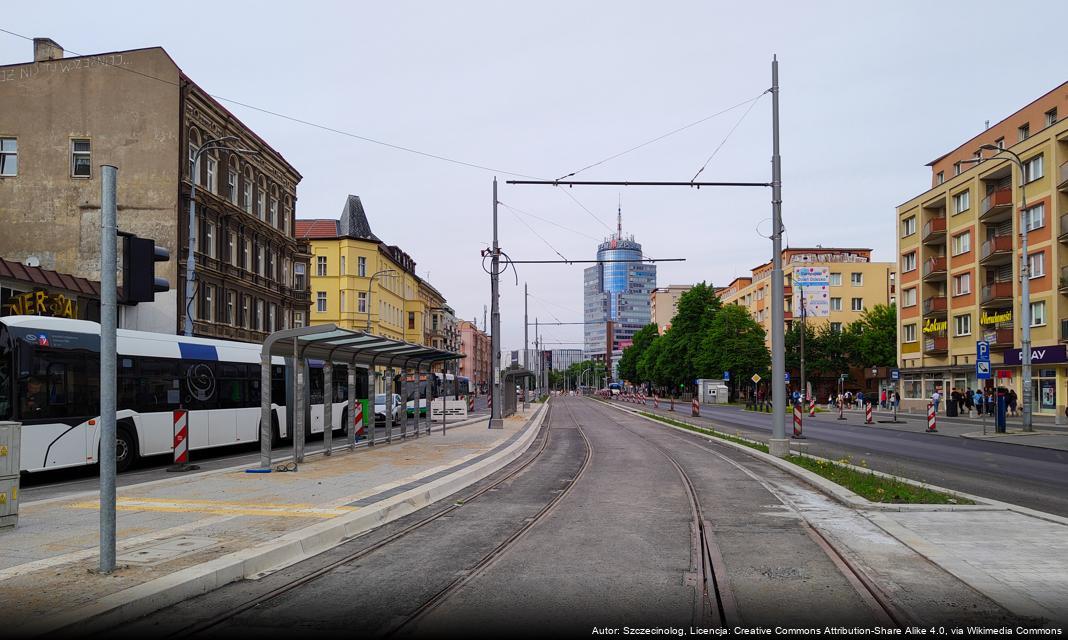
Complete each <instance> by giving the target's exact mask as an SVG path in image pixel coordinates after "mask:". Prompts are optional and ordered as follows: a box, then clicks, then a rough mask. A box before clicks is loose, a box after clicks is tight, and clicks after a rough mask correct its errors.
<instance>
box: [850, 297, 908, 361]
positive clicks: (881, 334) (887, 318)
mask: <svg viewBox="0 0 1068 640" xmlns="http://www.w3.org/2000/svg"><path fill="white" fill-rule="evenodd" d="M849 333H850V334H851V340H852V346H853V349H852V351H851V352H850V362H851V363H852V364H853V365H855V366H858V367H892V366H894V365H895V364H896V363H897V307H896V306H895V305H892V304H891V305H885V304H877V305H875V306H874V307H872V308H871V309H867V310H865V311H864V313H863V314H861V316H860V319H859V320H857V321H856V322H853V323H850V325H849Z"/></svg>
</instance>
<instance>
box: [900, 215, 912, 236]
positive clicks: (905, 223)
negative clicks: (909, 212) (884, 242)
mask: <svg viewBox="0 0 1068 640" xmlns="http://www.w3.org/2000/svg"><path fill="white" fill-rule="evenodd" d="M914 233H916V216H909V217H907V218H905V219H904V220H902V221H901V237H902V238H907V237H909V236H911V235H912V234H914Z"/></svg>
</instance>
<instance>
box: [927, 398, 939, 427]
mask: <svg viewBox="0 0 1068 640" xmlns="http://www.w3.org/2000/svg"><path fill="white" fill-rule="evenodd" d="M927 433H938V425H937V424H935V410H934V403H931V402H928V403H927Z"/></svg>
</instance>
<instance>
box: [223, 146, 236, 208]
mask: <svg viewBox="0 0 1068 640" xmlns="http://www.w3.org/2000/svg"><path fill="white" fill-rule="evenodd" d="M237 176H238V173H237V160H234V157H233V156H230V163H229V166H228V167H227V171H226V197H227V198H228V199H229V200H230V204H232V205H237Z"/></svg>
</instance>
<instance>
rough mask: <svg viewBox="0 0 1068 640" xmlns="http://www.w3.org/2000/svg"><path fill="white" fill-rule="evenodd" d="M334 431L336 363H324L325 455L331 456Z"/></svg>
mask: <svg viewBox="0 0 1068 640" xmlns="http://www.w3.org/2000/svg"><path fill="white" fill-rule="evenodd" d="M333 431H334V363H333V362H331V361H330V360H327V361H326V362H324V363H323V455H324V456H328V455H330V448H331V446H332V445H333V437H334V434H333Z"/></svg>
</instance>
